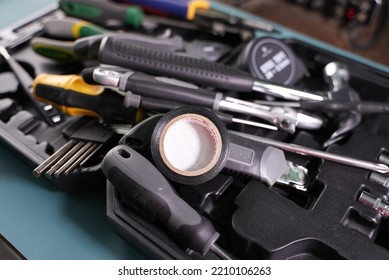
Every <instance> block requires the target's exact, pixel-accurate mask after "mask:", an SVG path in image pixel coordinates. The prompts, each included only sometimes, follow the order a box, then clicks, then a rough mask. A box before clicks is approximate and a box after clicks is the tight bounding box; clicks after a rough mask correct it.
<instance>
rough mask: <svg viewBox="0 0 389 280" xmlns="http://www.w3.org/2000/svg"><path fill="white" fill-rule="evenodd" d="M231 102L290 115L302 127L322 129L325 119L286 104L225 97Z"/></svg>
mask: <svg viewBox="0 0 389 280" xmlns="http://www.w3.org/2000/svg"><path fill="white" fill-rule="evenodd" d="M225 99H226V100H227V101H229V102H232V103H236V104H241V105H244V106H247V107H251V108H254V109H258V110H265V111H269V112H272V113H273V114H280V115H288V116H291V117H293V118H295V119H296V120H297V127H299V128H302V129H309V130H316V129H320V128H321V127H322V125H323V120H322V119H321V118H319V117H317V116H314V115H310V114H306V113H302V112H299V111H296V110H295V109H293V108H288V107H286V106H283V105H281V106H268V105H265V104H261V103H254V102H248V101H244V100H240V99H237V98H232V97H225Z"/></svg>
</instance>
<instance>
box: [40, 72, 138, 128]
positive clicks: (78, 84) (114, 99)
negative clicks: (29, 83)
mask: <svg viewBox="0 0 389 280" xmlns="http://www.w3.org/2000/svg"><path fill="white" fill-rule="evenodd" d="M33 94H34V97H35V98H36V99H38V100H41V101H44V102H47V103H50V104H52V105H54V106H56V107H58V108H59V109H60V110H61V111H63V112H64V113H66V114H68V115H70V116H77V115H83V116H91V117H98V118H101V119H103V120H125V121H128V122H130V123H135V122H136V121H139V119H140V117H141V116H140V113H137V110H131V109H126V110H124V109H122V110H121V109H120V108H123V100H124V97H123V96H122V95H120V94H118V93H117V92H115V91H112V90H107V89H106V88H105V87H103V86H97V85H90V84H87V83H85V82H84V80H83V79H82V77H81V76H78V75H53V74H40V75H39V76H37V77H36V78H35V81H34V84H33Z"/></svg>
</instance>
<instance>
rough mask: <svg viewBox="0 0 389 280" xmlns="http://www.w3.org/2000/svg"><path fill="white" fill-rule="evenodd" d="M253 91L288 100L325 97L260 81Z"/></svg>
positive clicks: (321, 99)
mask: <svg viewBox="0 0 389 280" xmlns="http://www.w3.org/2000/svg"><path fill="white" fill-rule="evenodd" d="M252 90H253V91H258V92H262V93H266V94H268V95H271V96H274V97H279V98H284V99H288V100H312V101H323V100H324V97H323V96H322V95H320V94H314V93H309V92H306V91H302V90H298V89H293V88H288V87H284V86H279V85H275V84H270V83H267V82H262V81H258V80H256V81H255V82H254V84H253V87H252Z"/></svg>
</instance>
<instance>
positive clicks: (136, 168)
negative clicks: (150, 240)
mask: <svg viewBox="0 0 389 280" xmlns="http://www.w3.org/2000/svg"><path fill="white" fill-rule="evenodd" d="M101 168H102V171H103V173H104V175H105V176H106V177H107V179H108V180H109V181H110V182H111V183H112V184H113V185H114V187H115V189H116V190H117V191H119V192H120V193H121V194H122V195H123V196H125V197H127V198H128V199H129V200H130V201H131V202H132V203H134V204H135V205H137V206H138V207H139V208H140V209H143V210H144V211H146V212H147V213H149V214H150V215H151V216H153V217H155V218H157V219H158V221H159V222H160V223H162V224H163V225H164V226H166V227H167V228H168V229H169V230H170V231H171V232H172V233H173V234H174V235H175V237H176V238H178V240H181V241H184V242H185V244H186V246H188V247H189V248H191V249H193V250H196V251H199V252H201V253H203V254H204V253H206V252H207V251H208V250H209V248H210V246H212V244H213V243H214V242H215V241H216V239H217V238H218V237H219V234H218V233H217V232H216V230H215V228H214V227H213V225H212V223H211V222H210V221H209V220H207V219H205V218H203V217H202V216H200V215H199V214H198V213H197V212H196V211H195V210H194V209H193V208H192V207H191V206H189V204H187V203H186V202H185V201H184V200H183V199H182V198H180V197H179V196H178V195H177V193H176V192H175V191H174V189H173V187H172V186H171V185H170V183H169V182H168V181H167V180H166V179H165V177H164V176H163V175H162V174H161V173H160V172H159V171H158V169H157V168H156V167H154V165H152V164H151V162H150V161H148V160H147V159H146V158H144V157H143V156H142V155H141V154H139V153H137V152H136V151H135V150H133V149H131V148H130V147H127V146H125V145H119V146H116V147H114V148H113V149H112V150H110V151H109V152H108V153H107V155H106V156H105V157H104V160H103V162H102V167H101Z"/></svg>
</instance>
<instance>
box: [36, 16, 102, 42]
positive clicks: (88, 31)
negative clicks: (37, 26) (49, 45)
mask: <svg viewBox="0 0 389 280" xmlns="http://www.w3.org/2000/svg"><path fill="white" fill-rule="evenodd" d="M42 24H43V30H44V32H45V34H46V35H47V36H50V37H53V38H59V39H64V40H75V39H79V38H82V37H88V36H92V35H99V34H107V33H110V31H109V30H107V29H104V28H102V27H100V26H97V25H95V24H93V23H91V22H88V21H84V20H80V19H77V18H72V17H64V18H59V19H57V18H53V19H47V20H45V21H44V22H43V23H42Z"/></svg>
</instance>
